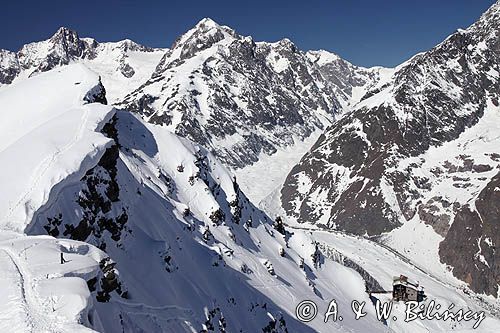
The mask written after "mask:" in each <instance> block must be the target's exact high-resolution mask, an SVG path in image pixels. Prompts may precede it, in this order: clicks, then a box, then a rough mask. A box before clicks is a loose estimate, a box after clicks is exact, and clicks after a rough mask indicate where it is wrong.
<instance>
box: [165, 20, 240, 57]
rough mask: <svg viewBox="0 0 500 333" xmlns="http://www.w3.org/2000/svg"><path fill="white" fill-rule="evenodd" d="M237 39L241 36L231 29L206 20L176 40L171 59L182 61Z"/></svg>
mask: <svg viewBox="0 0 500 333" xmlns="http://www.w3.org/2000/svg"><path fill="white" fill-rule="evenodd" d="M235 38H239V36H238V35H237V34H236V32H235V31H234V30H232V29H231V28H229V27H226V26H221V25H219V24H217V23H216V22H215V21H213V20H212V19H209V18H204V19H202V20H201V21H200V22H198V23H197V24H196V25H195V26H194V27H193V28H192V29H190V30H189V31H187V32H186V33H184V34H183V35H181V36H180V37H179V38H177V39H176V41H175V42H174V43H173V44H172V47H171V51H172V56H171V58H175V59H178V60H180V61H182V60H185V59H188V58H191V57H193V56H194V55H195V54H197V53H198V52H200V51H203V50H206V49H208V48H211V47H212V46H213V45H215V44H217V43H219V42H221V41H225V42H226V43H230V42H231V41H233V40H234V39H235Z"/></svg>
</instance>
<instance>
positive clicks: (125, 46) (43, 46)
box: [0, 27, 166, 103]
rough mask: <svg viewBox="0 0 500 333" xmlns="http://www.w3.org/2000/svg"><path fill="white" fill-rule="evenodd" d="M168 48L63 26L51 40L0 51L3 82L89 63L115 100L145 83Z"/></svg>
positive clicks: (0, 80)
mask: <svg viewBox="0 0 500 333" xmlns="http://www.w3.org/2000/svg"><path fill="white" fill-rule="evenodd" d="M165 51H166V49H155V48H151V47H147V46H143V45H140V44H138V43H136V42H134V41H132V40H130V39H125V40H122V41H118V42H97V41H96V40H95V39H93V38H80V37H79V35H78V33H77V32H76V31H74V30H71V29H69V28H66V27H61V28H59V29H58V30H57V31H56V33H55V34H54V35H53V36H52V37H50V38H49V39H47V40H44V41H40V42H33V43H29V44H26V45H24V46H23V47H22V48H21V49H20V50H19V51H18V52H11V51H7V50H0V85H2V84H3V85H6V84H10V83H12V82H14V81H16V80H23V79H25V78H27V77H29V76H33V75H36V74H38V73H41V72H45V71H48V70H51V69H53V68H56V67H59V66H63V65H68V64H71V63H85V64H86V65H87V66H88V67H90V68H92V69H93V70H95V71H96V72H98V73H99V75H100V76H101V77H102V79H103V81H104V83H105V84H106V85H107V86H109V87H110V91H108V96H107V97H108V99H109V100H110V102H111V103H113V102H115V101H116V100H118V99H121V98H123V97H124V96H125V95H126V93H127V92H129V91H131V90H133V89H134V88H136V87H138V86H139V85H140V84H141V83H143V82H144V81H145V80H146V79H147V78H148V77H149V76H150V75H151V74H152V72H153V71H154V68H155V67H156V65H157V63H158V61H159V60H160V58H161V56H162V55H163V53H164V52H165Z"/></svg>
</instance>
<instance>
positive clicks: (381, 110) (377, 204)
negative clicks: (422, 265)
mask: <svg viewBox="0 0 500 333" xmlns="http://www.w3.org/2000/svg"><path fill="white" fill-rule="evenodd" d="M499 11H500V5H499V4H498V3H497V4H495V5H493V6H492V7H491V8H490V9H489V10H488V11H487V12H486V13H485V14H484V15H483V16H482V17H481V18H480V20H479V21H478V22H476V23H475V24H473V25H472V26H471V27H470V28H468V29H467V30H459V31H457V32H456V33H454V34H453V35H451V36H450V37H448V38H447V39H446V40H445V41H444V42H442V43H441V44H439V45H438V46H436V47H434V48H433V49H431V50H430V51H428V52H425V53H421V54H418V55H416V56H415V57H413V58H412V59H410V60H409V61H407V62H406V63H404V64H402V65H401V66H398V68H397V70H396V71H395V73H394V74H393V75H392V77H390V79H388V80H387V82H385V83H383V84H382V85H381V86H378V87H376V88H374V89H372V90H370V91H368V92H367V93H366V94H365V95H364V96H363V97H362V98H361V101H360V102H359V103H358V104H357V105H356V106H355V107H354V108H353V110H352V111H351V112H349V113H348V114H346V115H345V116H344V117H343V118H342V119H340V120H339V121H337V122H336V123H335V124H333V126H331V127H330V128H329V129H328V130H327V131H326V132H325V133H324V134H323V135H322V136H321V137H320V139H319V140H318V141H317V142H316V144H315V145H314V147H313V148H312V150H311V152H309V153H308V154H306V156H304V158H303V159H302V161H301V162H300V163H299V164H298V165H297V166H295V167H294V169H293V170H292V172H291V173H290V174H289V175H288V177H287V180H286V182H285V185H284V186H283V187H282V189H281V203H282V207H283V209H284V210H285V211H286V213H287V214H288V216H289V217H290V218H291V219H292V220H295V221H297V222H299V223H304V222H309V223H316V224H321V225H324V226H327V227H330V228H335V229H341V230H345V231H348V232H352V233H356V234H359V235H380V234H384V233H388V232H390V231H391V230H394V229H396V228H398V229H401V228H403V229H404V224H405V223H408V222H407V221H410V220H413V219H415V220H416V221H421V222H422V223H427V224H429V225H430V226H432V227H433V228H434V230H435V232H436V233H438V234H439V235H441V236H442V237H444V241H443V242H442V243H441V246H440V249H439V254H440V259H441V261H442V262H443V263H446V264H449V265H451V267H452V269H453V272H454V274H455V275H456V276H457V277H459V278H461V279H463V280H465V281H467V283H468V284H469V285H470V286H471V288H472V289H473V290H475V291H477V292H483V293H487V294H491V295H494V296H496V295H497V293H498V284H499V282H500V275H499V274H498V267H497V265H498V264H497V262H498V259H499V258H498V254H496V252H495V250H494V248H495V246H496V245H497V244H498V243H497V240H498V237H497V236H498V234H496V236H492V231H494V230H496V229H495V228H496V227H494V225H495V224H496V222H495V221H497V217H495V213H494V212H496V211H497V208H494V207H496V201H495V200H488V203H487V205H488V206H493V208H489V213H487V212H486V211H485V212H484V213H485V216H484V218H481V215H479V214H481V213H480V212H481V211H483V210H485V209H486V208H485V206H484V205H483V206H481V202H484V201H483V200H484V198H485V197H488V198H493V197H492V184H493V183H494V180H493V179H494V178H493V177H494V176H495V175H496V174H497V173H498V171H497V170H498V169H497V168H498V167H499V161H498V159H497V158H496V156H498V153H499V149H498V147H500V145H499V143H500V142H499V141H498V138H497V137H496V135H495V134H494V133H498V132H496V131H497V130H498V126H497V125H496V124H497V121H498V119H499V116H498V113H499V110H498V97H499V96H498V91H499V88H500V87H499V84H500V77H499V68H498V64H499V61H500V59H499V57H500V52H499V48H498V43H499V40H500V38H499V29H500V13H499ZM478 193H481V194H480V195H479V196H478ZM471 209H472V212H471ZM472 226H474V227H472ZM479 226H481V227H479ZM403 229H402V230H403ZM404 230H406V229H404ZM408 232H410V231H408ZM410 233H411V232H410ZM394 237H399V238H400V237H405V236H404V235H403V234H401V233H399V234H398V236H394ZM407 237H408V236H407ZM492 237H493V238H492ZM390 238H391V237H389V239H390ZM494 238H496V240H494ZM441 239H443V238H441ZM429 242H430V240H429ZM400 243H403V241H402V242H400ZM452 244H453V245H452ZM457 244H463V245H460V246H458V245H457ZM404 246H405V245H401V250H402V249H403V247H404ZM429 246H431V247H433V246H436V248H437V244H433V245H430V244H420V248H422V247H423V248H425V247H429ZM414 251H415V252H416V251H418V248H415V249H414ZM436 251H437V250H436ZM483 253H484V254H483ZM486 258H488V259H486Z"/></svg>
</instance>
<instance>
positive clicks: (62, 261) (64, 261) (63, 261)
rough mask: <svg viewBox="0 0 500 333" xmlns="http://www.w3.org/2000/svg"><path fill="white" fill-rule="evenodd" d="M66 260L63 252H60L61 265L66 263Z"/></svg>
mask: <svg viewBox="0 0 500 333" xmlns="http://www.w3.org/2000/svg"><path fill="white" fill-rule="evenodd" d="M67 262H68V261H67V260H66V259H64V254H63V253H62V252H61V265H62V264H65V263H67Z"/></svg>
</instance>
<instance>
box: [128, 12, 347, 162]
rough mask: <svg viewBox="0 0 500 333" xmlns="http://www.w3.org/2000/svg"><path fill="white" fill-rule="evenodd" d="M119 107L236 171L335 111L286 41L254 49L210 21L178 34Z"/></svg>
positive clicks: (328, 91) (323, 84) (330, 93)
mask: <svg viewBox="0 0 500 333" xmlns="http://www.w3.org/2000/svg"><path fill="white" fill-rule="evenodd" d="M121 106H123V107H125V108H126V109H128V110H131V111H133V112H137V113H139V114H140V115H142V117H144V118H145V119H147V120H148V121H149V122H152V123H156V124H163V125H167V126H168V127H169V128H171V129H173V130H174V131H175V132H176V133H177V134H179V135H181V136H184V137H187V138H189V139H191V140H193V141H195V142H197V143H199V144H202V145H204V146H205V147H208V148H210V149H211V150H212V151H213V152H214V153H215V154H216V155H217V156H218V157H219V158H220V159H222V160H223V161H224V162H225V163H226V164H227V165H230V166H232V167H236V168H237V167H243V166H245V165H249V164H252V163H254V162H256V161H257V160H258V158H259V154H261V153H265V154H268V155H270V154H273V153H274V152H275V151H276V149H277V147H286V146H289V145H292V144H293V143H294V140H296V139H298V140H302V139H304V138H306V137H308V136H310V135H311V133H313V132H314V131H317V130H319V129H323V128H324V127H325V126H326V125H328V124H330V123H331V121H332V120H333V118H334V115H335V113H336V112H337V111H339V107H340V105H339V103H338V101H337V100H336V98H335V91H334V89H333V86H332V85H331V84H330V83H329V82H328V81H327V80H325V78H324V77H323V75H322V74H321V72H320V71H319V69H318V67H317V66H316V65H315V64H313V63H312V62H311V61H310V60H309V59H308V58H307V56H306V55H305V54H304V53H303V52H301V51H300V50H298V49H297V47H296V46H295V45H294V44H293V43H292V42H290V41H289V40H286V39H285V40H281V41H279V42H277V43H256V42H254V41H253V39H252V38H251V37H242V36H240V35H238V34H237V33H235V32H234V31H233V30H231V29H230V28H228V27H225V26H220V25H218V24H217V23H215V22H213V21H212V20H209V19H204V20H202V21H201V22H200V23H198V25H197V26H196V27H195V28H193V29H192V30H190V31H188V32H187V33H186V34H184V35H183V36H181V37H180V38H179V39H178V40H177V41H176V42H175V43H174V44H173V45H172V48H171V49H170V50H169V51H168V52H167V53H166V54H165V56H164V57H163V59H162V60H161V62H160V64H159V65H158V66H157V68H156V71H155V73H153V75H152V77H151V79H149V80H148V81H147V82H146V83H145V84H144V85H143V86H142V87H140V88H139V89H137V90H136V91H134V92H133V93H131V94H129V95H128V96H127V97H126V98H125V99H124V101H123V102H122V103H121ZM294 138H295V139H294Z"/></svg>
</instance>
